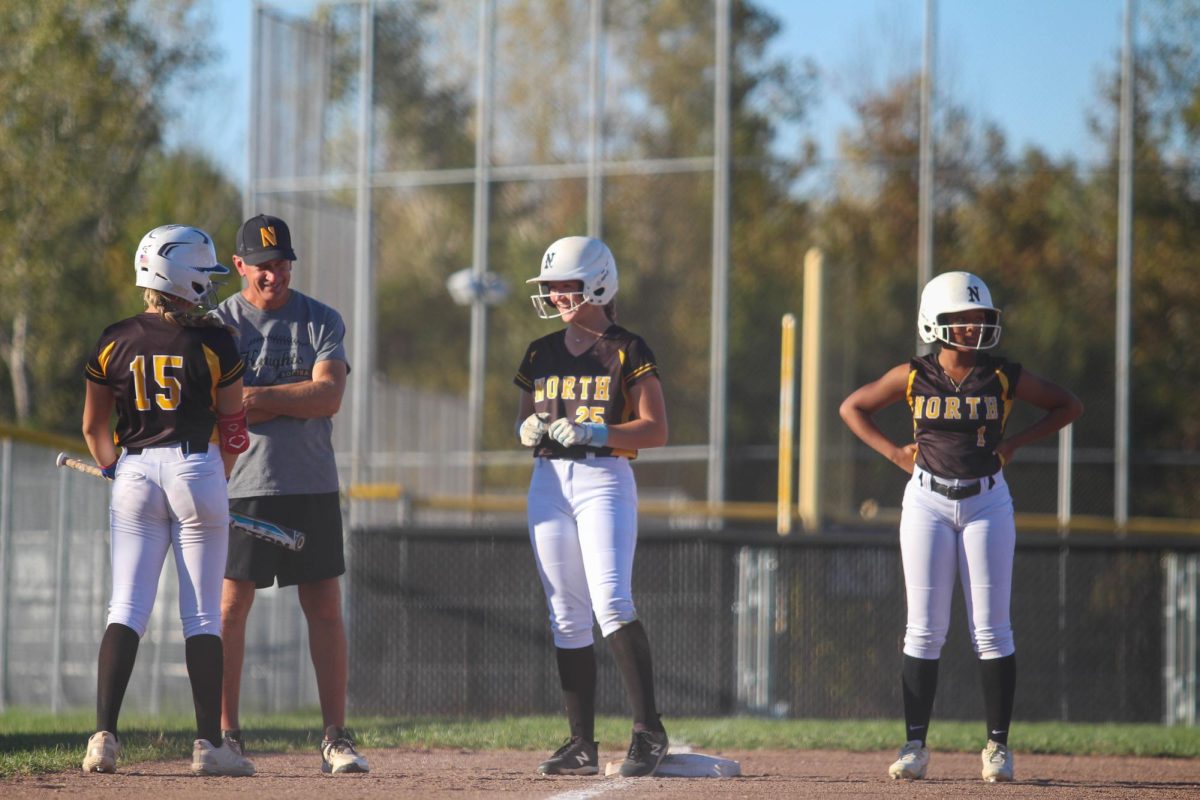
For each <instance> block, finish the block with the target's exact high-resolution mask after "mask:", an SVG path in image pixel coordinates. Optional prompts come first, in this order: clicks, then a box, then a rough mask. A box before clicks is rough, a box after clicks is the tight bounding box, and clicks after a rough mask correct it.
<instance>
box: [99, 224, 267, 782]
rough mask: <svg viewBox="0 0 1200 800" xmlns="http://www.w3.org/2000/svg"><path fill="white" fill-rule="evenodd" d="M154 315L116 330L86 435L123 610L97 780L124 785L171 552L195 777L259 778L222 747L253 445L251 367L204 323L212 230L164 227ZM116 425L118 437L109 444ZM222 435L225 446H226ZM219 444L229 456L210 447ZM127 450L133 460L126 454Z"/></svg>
mask: <svg viewBox="0 0 1200 800" xmlns="http://www.w3.org/2000/svg"><path fill="white" fill-rule="evenodd" d="M134 270H135V274H136V283H137V285H138V286H140V287H142V288H143V289H144V292H143V297H144V299H145V302H146V311H145V313H142V314H138V315H137V316H134V317H131V318H129V319H126V320H123V321H121V322H118V323H116V324H115V325H111V326H109V327H108V328H106V329H105V330H104V333H103V334H101V336H100V341H99V342H98V343H97V345H96V349H95V351H94V352H93V354H92V356H91V358H90V359H88V362H87V366H86V369H85V374H86V377H87V394H86V397H85V400H84V410H83V435H84V438H85V439H86V440H87V444H88V449H89V450H91V453H92V457H93V458H95V459H96V463H97V464H98V465H100V467H101V469H102V470H103V471H104V473H105V475H106V476H107V477H108V478H110V479H111V480H112V481H113V484H112V502H111V505H110V508H109V520H110V525H111V527H112V537H111V547H112V582H113V585H112V597H111V599H110V601H109V605H108V626H107V627H106V628H105V631H104V636H103V638H102V639H101V641H100V655H99V665H98V670H97V680H96V694H97V698H96V733H95V735H93V736H92V737H91V739H89V740H88V747H87V755H86V756H85V757H84V760H83V770H84V772H89V773H90V772H115V771H116V769H117V757H118V755H119V753H120V750H121V742H120V736H119V733H118V731H117V719H118V716H119V715H120V712H121V702H122V700H123V698H124V697H125V690H126V688H127V687H128V685H129V679H130V675H131V674H132V672H133V664H134V660H135V658H136V657H137V651H138V644H139V642H140V641H141V637H142V635H143V634H145V632H146V625H147V623H148V622H149V619H150V612H151V610H152V609H153V607H154V597H155V594H156V592H157V590H158V578H159V574H160V573H161V572H162V567H163V561H164V560H165V559H166V556H167V553H168V552H172V551H173V552H174V555H175V570H176V572H177V573H178V575H179V616H180V619H181V620H182V622H183V636H184V652H185V659H186V662H187V670H188V677H189V678H190V679H191V684H192V698H193V701H194V703H195V708H196V729H197V738H196V740H195V742H194V744H193V748H192V771H193V772H194V773H196V774H198V775H252V774H254V767H253V766H252V765H251V764H250V762H249V761H247V760H246V759H245V758H243V757H242V756H241V755H240V754H238V753H235V752H233V751H232V750H230V749H229V748H228V747H225V746H224V745H220V742H221V673H222V667H223V664H224V655H223V649H222V646H221V635H220V634H221V584H222V580H223V578H224V575H225V556H226V552H227V550H228V547H229V499H228V495H227V493H226V488H225V480H226V475H228V473H229V470H230V469H231V468H232V466H233V462H234V460H235V459H236V458H237V455H238V453H241V452H242V451H244V450H245V449H246V447H247V445H248V443H249V435H248V433H247V431H246V415H245V412H244V411H243V409H242V371H243V365H242V359H241V356H240V355H239V354H238V351H237V348H236V347H235V345H234V341H233V335H232V334H231V333H230V332H229V330H228V329H226V328H225V327H224V326H223V325H222V324H221V323H220V322H218V321H217V320H216V319H214V318H212V317H209V316H205V315H203V314H202V313H196V312H197V310H200V311H202V310H203V308H204V307H205V305H206V304H207V301H208V299H209V298H210V296H211V294H212V289H213V286H212V279H213V277H214V276H220V275H227V274H229V269H228V268H227V267H224V266H222V265H220V264H218V263H217V255H216V249H215V248H214V247H213V243H212V239H211V237H209V235H208V234H207V233H205V232H204V231H202V230H200V229H199V228H189V227H186V226H183V225H164V226H162V227H159V228H155V229H154V230H152V231H150V232H149V233H147V234H146V235H145V236H144V237H143V238H142V241H141V244H139V245H138V249H137V252H136V253H135V255H134ZM114 409H115V410H116V412H117V424H116V431H115V436H114V435H113V434H112V433H110V432H109V420H110V418H111V416H112V412H113V410H114ZM214 427H216V429H217V433H218V437H214V436H213V429H214ZM213 438H218V439H219V444H210V440H212V439H213ZM115 445H120V446H121V447H122V448H124V453H123V454H122V455H121V457H120V460H118V459H117V452H116V446H115Z"/></svg>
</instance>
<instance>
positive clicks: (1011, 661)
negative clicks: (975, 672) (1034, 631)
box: [979, 654, 1017, 744]
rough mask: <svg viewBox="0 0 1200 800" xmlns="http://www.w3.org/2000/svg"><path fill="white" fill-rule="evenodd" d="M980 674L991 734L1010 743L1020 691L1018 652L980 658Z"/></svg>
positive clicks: (1003, 741) (1005, 742) (989, 734)
mask: <svg viewBox="0 0 1200 800" xmlns="http://www.w3.org/2000/svg"><path fill="white" fill-rule="evenodd" d="M979 677H980V678H981V680H982V682H983V707H984V708H985V709H986V711H987V726H988V738H989V739H991V740H992V741H994V742H999V743H1000V744H1008V726H1009V724H1010V723H1011V722H1012V714H1013V698H1014V697H1015V696H1016V693H1017V656H1016V655H1015V654H1013V655H1010V656H1004V657H1003V658H989V659H987V660H983V659H980V661H979Z"/></svg>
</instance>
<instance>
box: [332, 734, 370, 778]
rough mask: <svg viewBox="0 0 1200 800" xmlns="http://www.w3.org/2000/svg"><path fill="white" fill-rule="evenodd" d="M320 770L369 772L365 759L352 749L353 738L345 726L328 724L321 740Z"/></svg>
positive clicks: (341, 773) (341, 772) (334, 772)
mask: <svg viewBox="0 0 1200 800" xmlns="http://www.w3.org/2000/svg"><path fill="white" fill-rule="evenodd" d="M321 771H322V772H324V773H327V774H332V775H347V774H353V773H361V772H370V771H371V770H370V768H369V767H367V759H365V758H363V756H362V754H361V753H359V752H358V751H357V750H355V749H354V740H353V739H351V738H350V734H349V732H348V731H346V729H345V728H339V727H337V726H336V725H330V726H329V727H328V728H326V729H325V738H324V739H323V740H322V741H321Z"/></svg>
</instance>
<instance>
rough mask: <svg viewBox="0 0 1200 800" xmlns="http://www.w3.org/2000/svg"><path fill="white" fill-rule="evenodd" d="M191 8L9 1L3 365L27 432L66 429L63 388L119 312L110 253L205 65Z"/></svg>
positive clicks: (0, 313) (4, 29)
mask: <svg viewBox="0 0 1200 800" xmlns="http://www.w3.org/2000/svg"><path fill="white" fill-rule="evenodd" d="M191 7H192V0H173V1H172V2H163V3H157V4H154V5H152V6H148V7H142V6H140V5H139V4H137V3H134V2H132V0H86V1H85V0H45V2H39V3H27V2H23V0H0V96H2V97H4V98H5V102H4V107H3V108H2V109H0V359H3V361H4V364H5V366H6V367H7V369H8V378H9V383H10V386H11V390H12V411H13V413H14V415H15V416H16V418H17V420H18V421H19V422H21V423H26V422H31V421H35V420H36V421H40V422H43V423H47V422H52V421H53V422H61V417H60V412H61V407H62V406H63V405H64V401H62V400H61V399H60V398H58V397H57V396H55V395H53V394H52V392H51V390H52V389H53V388H54V387H55V386H56V385H57V384H58V383H59V382H60V380H61V379H62V378H63V376H65V375H67V374H70V373H74V375H75V376H76V377H77V376H78V374H79V373H78V367H79V364H80V363H81V361H82V356H83V353H84V350H85V348H86V347H87V346H89V345H90V343H91V340H92V337H94V336H95V334H96V332H97V331H98V330H99V328H98V327H97V325H98V324H99V322H100V319H101V312H103V311H107V310H108V309H107V307H106V306H105V304H104V303H103V302H97V301H98V299H99V298H102V297H103V296H104V294H103V293H104V291H105V289H106V288H107V287H106V285H105V282H104V280H103V274H102V271H100V270H97V269H96V262H97V260H98V254H99V253H101V252H102V251H103V250H104V249H105V248H106V247H107V246H109V245H110V244H112V243H114V242H115V241H116V240H117V239H118V238H119V236H120V233H121V231H122V224H123V220H124V214H125V213H126V211H127V210H128V209H129V208H130V205H131V201H132V200H133V198H134V196H135V191H134V188H135V186H136V185H137V180H138V176H139V171H140V169H141V167H142V165H143V163H144V161H145V159H146V158H147V156H148V155H149V154H151V153H153V152H154V151H155V149H156V147H157V146H158V144H159V142H160V141H161V135H162V127H163V121H164V120H163V115H164V113H166V112H167V111H168V110H169V109H170V106H169V104H168V103H167V102H166V100H167V98H165V97H164V93H165V91H166V90H167V88H168V87H169V86H170V82H171V80H172V79H173V77H175V76H177V75H178V74H179V73H180V71H181V70H183V69H185V68H187V67H190V66H195V65H197V64H199V63H201V60H202V59H201V56H200V50H199V45H198V42H196V41H193V40H192V39H191V38H190V37H188V36H186V35H183V34H184V33H185V32H184V31H182V30H180V28H179V27H178V26H179V21H181V20H186V19H187V18H188V14H189V12H190V10H191ZM130 252H132V250H130ZM85 343H86V344H85ZM77 392H78V389H77V388H76V394H77Z"/></svg>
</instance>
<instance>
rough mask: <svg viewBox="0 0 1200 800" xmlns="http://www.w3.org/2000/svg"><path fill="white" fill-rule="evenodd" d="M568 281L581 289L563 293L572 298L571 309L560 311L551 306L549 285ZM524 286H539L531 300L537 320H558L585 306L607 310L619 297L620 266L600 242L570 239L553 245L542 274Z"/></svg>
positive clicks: (545, 259) (584, 237)
mask: <svg viewBox="0 0 1200 800" xmlns="http://www.w3.org/2000/svg"><path fill="white" fill-rule="evenodd" d="M565 281H578V282H579V284H580V288H579V289H578V290H577V291H576V292H563V293H562V294H570V295H572V301H571V307H570V308H566V309H560V308H558V307H557V306H555V305H554V304H553V303H551V302H550V289H549V287H548V286H547V284H550V283H561V282H565ZM525 282H526V283H532V284H536V285H537V288H538V293H537V294H533V295H530V296H529V297H530V300H532V301H533V307H534V309H535V310H536V311H537V313H538V316H539V317H541V318H542V319H557V318H559V317H561V316H562V315H563V314H569V313H571V312H573V311H577V310H579V309H580V308H582V307H583V306H584V305H594V306H606V305H608V304H609V303H610V302H612V299H613V298H614V297H616V295H617V262H616V259H614V258H613V255H612V253H611V252H610V251H609V249H608V246H607V245H605V244H604V242H602V241H600V240H599V239H593V238H591V237H590V236H568V237H566V238H564V239H559V240H558V241H557V242H555V243H554V244H552V245H550V247H549V248H548V249H547V250H546V253H545V255H543V256H542V270H541V274H539V275H538V276H537V277H536V278H530V279H529V280H527V281H525ZM555 294H559V293H558V292H555ZM574 295H578V298H575V297H574Z"/></svg>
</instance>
